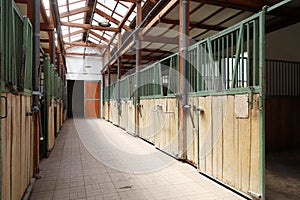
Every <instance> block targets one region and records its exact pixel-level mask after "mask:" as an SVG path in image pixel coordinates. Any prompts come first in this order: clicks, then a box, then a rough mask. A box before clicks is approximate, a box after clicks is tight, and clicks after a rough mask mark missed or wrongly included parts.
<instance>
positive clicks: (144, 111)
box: [140, 99, 156, 143]
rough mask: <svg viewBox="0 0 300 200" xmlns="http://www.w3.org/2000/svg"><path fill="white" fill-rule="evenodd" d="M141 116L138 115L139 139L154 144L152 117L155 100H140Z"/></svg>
mask: <svg viewBox="0 0 300 200" xmlns="http://www.w3.org/2000/svg"><path fill="white" fill-rule="evenodd" d="M141 105H142V107H141V115H140V137H142V138H143V139H145V140H147V141H149V142H152V143H153V142H154V135H153V133H154V115H155V111H156V110H155V109H156V108H155V107H156V106H155V100H154V99H144V100H141Z"/></svg>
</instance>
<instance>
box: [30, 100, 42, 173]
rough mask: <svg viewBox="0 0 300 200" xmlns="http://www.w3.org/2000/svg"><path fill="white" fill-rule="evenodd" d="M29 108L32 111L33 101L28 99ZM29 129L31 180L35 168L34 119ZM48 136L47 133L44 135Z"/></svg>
mask: <svg viewBox="0 0 300 200" xmlns="http://www.w3.org/2000/svg"><path fill="white" fill-rule="evenodd" d="M28 106H29V108H30V110H31V99H29V98H28ZM28 124H29V127H30V128H29V129H30V147H31V148H30V171H29V178H31V177H33V174H34V170H35V166H34V163H35V162H34V149H35V147H34V136H35V135H34V126H33V117H32V116H30V117H29V122H28ZM44 134H46V133H44Z"/></svg>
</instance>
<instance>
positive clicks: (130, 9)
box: [103, 3, 136, 54]
mask: <svg viewBox="0 0 300 200" xmlns="http://www.w3.org/2000/svg"><path fill="white" fill-rule="evenodd" d="M135 6H136V5H135V3H134V4H132V5H131V7H130V8H129V9H128V11H127V13H126V14H125V16H124V17H123V19H122V21H121V22H120V24H119V28H121V27H123V26H124V24H125V23H126V21H127V20H128V18H129V16H130V15H131V14H132V12H133V11H134V9H135ZM116 36H117V33H114V35H113V36H112V37H111V39H110V41H109V43H108V47H107V48H106V49H105V50H104V51H103V54H104V53H105V52H106V51H109V46H110V45H111V44H112V42H113V40H114V39H115V37H116Z"/></svg>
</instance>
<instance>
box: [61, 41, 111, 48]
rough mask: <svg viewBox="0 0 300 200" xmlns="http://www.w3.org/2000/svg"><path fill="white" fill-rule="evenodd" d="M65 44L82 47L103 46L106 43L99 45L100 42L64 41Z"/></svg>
mask: <svg viewBox="0 0 300 200" xmlns="http://www.w3.org/2000/svg"><path fill="white" fill-rule="evenodd" d="M64 43H65V44H67V45H72V46H83V47H100V48H105V47H107V45H100V44H95V43H84V42H64Z"/></svg>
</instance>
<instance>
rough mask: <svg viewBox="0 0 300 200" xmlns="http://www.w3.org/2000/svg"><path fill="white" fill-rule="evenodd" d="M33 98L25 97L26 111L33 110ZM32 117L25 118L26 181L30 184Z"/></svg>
mask: <svg viewBox="0 0 300 200" xmlns="http://www.w3.org/2000/svg"><path fill="white" fill-rule="evenodd" d="M30 98H31V97H25V111H26V112H29V111H30V110H31V102H30V101H31V99H30ZM31 120H32V119H31V116H26V117H25V144H26V164H25V165H26V166H27V171H26V181H27V183H28V182H29V180H30V178H31V176H30V175H31V174H30V172H31V165H32V164H31V157H30V156H31V148H32V147H31V140H32V135H31V126H30V122H31Z"/></svg>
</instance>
